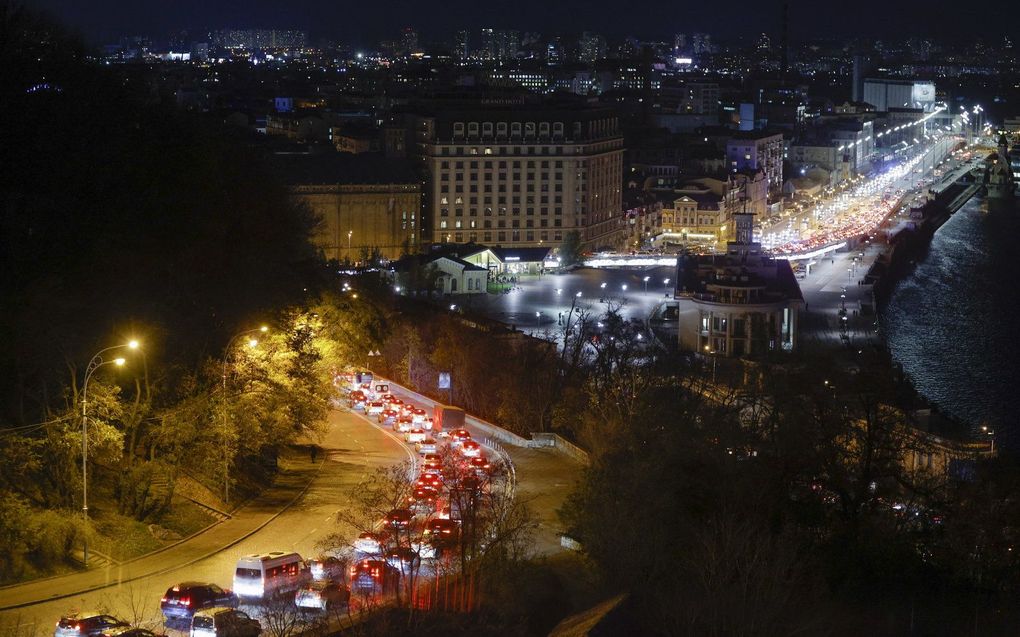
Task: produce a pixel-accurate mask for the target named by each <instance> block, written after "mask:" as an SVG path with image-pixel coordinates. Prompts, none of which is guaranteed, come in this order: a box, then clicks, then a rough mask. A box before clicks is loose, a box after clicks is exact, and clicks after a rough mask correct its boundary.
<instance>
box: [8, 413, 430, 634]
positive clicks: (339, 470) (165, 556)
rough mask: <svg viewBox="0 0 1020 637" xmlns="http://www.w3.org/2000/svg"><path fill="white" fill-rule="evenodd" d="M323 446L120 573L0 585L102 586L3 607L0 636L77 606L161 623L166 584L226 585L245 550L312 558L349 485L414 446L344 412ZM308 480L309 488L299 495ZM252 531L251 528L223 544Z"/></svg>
mask: <svg viewBox="0 0 1020 637" xmlns="http://www.w3.org/2000/svg"><path fill="white" fill-rule="evenodd" d="M319 444H320V447H321V448H322V452H321V454H320V458H319V463H318V465H317V466H316V467H314V468H313V467H312V466H311V464H310V463H308V462H304V463H303V465H304V466H299V467H297V468H296V470H295V471H294V472H293V475H287V476H284V482H285V483H286V484H284V485H283V488H280V489H275V488H274V489H271V490H270V492H268V493H267V495H268V497H267V498H263V499H260V500H257V501H256V502H254V503H253V504H252V505H249V506H247V507H244V508H242V509H241V510H239V511H238V513H237V515H235V516H234V518H233V519H231V520H229V521H227V522H223V523H221V524H219V525H217V526H216V527H213V528H212V529H210V530H209V531H207V532H205V533H203V534H201V535H199V536H197V537H196V538H192V540H189V541H188V542H187V543H185V544H184V545H179V546H177V547H174V548H173V549H171V550H167V551H163V552H161V553H158V554H155V555H152V556H149V557H147V558H143V559H142V560H138V561H136V562H132V563H129V564H127V565H123V566H121V567H119V568H117V569H116V570H114V569H108V570H106V571H105V572H98V571H95V570H93V571H88V572H86V573H82V574H76V575H75V576H72V577H75V578H78V579H76V580H74V581H73V582H72V584H73V586H72V587H71V588H70V589H62V588H61V586H66V585H67V582H66V581H65V580H64V578H56V579H50V580H43V581H38V582H29V583H27V584H25V585H22V586H17V587H12V588H5V589H2V590H0V605H2V606H10V605H13V604H18V603H22V602H25V601H31V600H33V599H39V598H41V597H45V596H46V590H47V589H51V590H54V591H59V590H75V587H78V589H79V590H80V589H81V588H84V587H85V586H82V585H83V584H85V585H91V586H102V588H99V589H98V590H93V591H91V592H87V593H84V594H80V595H74V596H73V597H70V598H66V599H59V600H54V601H45V602H41V603H35V604H30V605H28V606H25V607H22V608H15V609H10V610H5V611H2V612H0V635H3V636H4V637H8V636H11V637H15V636H16V637H22V636H26V637H27V636H34V635H44V634H46V635H52V634H53V624H54V622H55V621H56V620H57V619H59V618H60V616H61V615H62V614H64V613H66V612H68V611H70V610H72V609H80V610H89V609H96V608H102V609H105V610H107V611H109V612H111V613H112V614H114V615H116V616H118V617H122V618H123V619H126V620H131V621H133V622H139V623H142V624H144V625H161V624H162V616H161V615H160V613H159V600H160V597H161V596H162V595H163V593H164V592H165V591H166V590H167V588H169V587H170V586H172V585H174V584H175V583H177V582H181V581H185V580H201V581H209V582H216V583H218V584H220V585H221V586H226V587H229V586H230V584H231V580H232V576H233V571H234V565H235V564H236V561H237V558H238V556H240V555H243V554H247V553H256V552H264V551H271V550H288V551H297V552H298V553H300V554H301V555H304V556H306V557H309V556H313V555H315V554H316V553H317V551H316V542H317V541H318V540H319V539H320V538H321V537H323V536H324V535H326V534H327V533H328V532H330V531H331V530H333V528H334V523H333V521H332V520H333V514H334V513H335V512H336V511H337V510H338V509H340V508H342V507H345V506H347V504H348V502H349V494H350V493H351V491H352V489H353V488H354V487H355V486H356V485H357V484H359V483H360V482H361V481H362V479H363V478H365V477H366V476H368V475H369V474H370V473H371V472H372V471H374V470H375V469H376V468H378V467H382V466H388V465H392V464H394V463H397V462H401V461H403V460H405V459H407V458H410V457H413V451H412V450H410V449H409V448H408V447H407V446H406V445H405V444H403V442H402V441H401V440H400V439H399V438H398V437H396V436H395V435H394V434H392V433H390V432H387V431H384V430H382V429H380V428H378V427H376V426H373V425H372V424H371V423H369V422H368V421H367V420H366V419H365V418H363V417H362V416H360V415H357V414H352V413H348V412H341V411H334V412H332V413H331V414H330V416H329V421H328V426H327V430H326V433H325V435H324V437H323V439H322V440H321V442H320V443H319ZM309 477H310V478H311V482H310V483H308V482H307V480H308V478H309ZM305 484H307V490H306V491H304V493H302V488H303V487H304V485H305ZM295 497H296V500H295ZM292 500H295V501H294V502H293V504H292V505H291V506H290V507H289V508H287V509H286V510H285V511H283V512H282V513H279V515H276V514H277V512H279V510H280V508H281V506H282V505H285V504H286V503H287V502H290V501H292ZM259 527H261V528H259ZM256 529H257V530H256ZM250 531H254V532H252V533H251V535H249V536H248V537H245V538H244V539H242V540H240V541H238V542H236V544H233V545H232V546H229V547H226V548H223V547H224V544H226V543H229V542H231V541H233V540H235V539H236V538H238V537H240V535H241V534H243V533H244V532H250ZM147 573H152V574H147ZM125 580H131V581H125ZM118 582H122V583H118ZM40 591H42V592H43V594H40ZM168 632H170V633H171V634H173V632H172V631H168Z"/></svg>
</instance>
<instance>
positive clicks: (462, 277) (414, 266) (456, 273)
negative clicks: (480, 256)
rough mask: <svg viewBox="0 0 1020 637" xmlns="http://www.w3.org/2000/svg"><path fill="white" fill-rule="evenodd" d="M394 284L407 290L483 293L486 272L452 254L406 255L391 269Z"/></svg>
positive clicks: (487, 275)
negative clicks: (427, 288)
mask: <svg viewBox="0 0 1020 637" xmlns="http://www.w3.org/2000/svg"><path fill="white" fill-rule="evenodd" d="M393 278H394V284H395V285H397V286H399V287H401V288H403V289H405V290H407V291H409V292H424V291H426V290H424V289H421V288H422V287H423V286H426V287H429V288H430V289H429V290H428V291H429V292H438V293H439V294H442V295H447V294H451V295H452V294H484V293H485V292H486V281H487V280H488V278H489V272H488V270H486V269H485V268H483V267H480V266H477V265H474V264H472V263H468V262H467V261H465V260H463V259H460V258H457V257H455V256H452V255H438V256H433V257H408V258H404V259H401V260H400V261H398V262H397V263H396V264H395V265H394V268H393Z"/></svg>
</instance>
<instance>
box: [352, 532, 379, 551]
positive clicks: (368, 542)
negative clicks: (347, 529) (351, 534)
mask: <svg viewBox="0 0 1020 637" xmlns="http://www.w3.org/2000/svg"><path fill="white" fill-rule="evenodd" d="M354 550H355V551H357V552H358V553H364V554H365V555H380V554H382V550H383V546H382V540H381V539H380V538H379V536H378V535H376V534H375V533H362V534H361V535H359V536H358V539H356V540H354Z"/></svg>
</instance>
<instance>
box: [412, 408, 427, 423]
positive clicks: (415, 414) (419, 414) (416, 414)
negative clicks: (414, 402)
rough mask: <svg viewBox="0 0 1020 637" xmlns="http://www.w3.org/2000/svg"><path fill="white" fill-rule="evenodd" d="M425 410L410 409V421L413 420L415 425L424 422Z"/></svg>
mask: <svg viewBox="0 0 1020 637" xmlns="http://www.w3.org/2000/svg"><path fill="white" fill-rule="evenodd" d="M425 417H426V416H425V410H424V409H422V408H421V407H412V408H411V419H412V420H414V422H415V424H418V423H422V422H425Z"/></svg>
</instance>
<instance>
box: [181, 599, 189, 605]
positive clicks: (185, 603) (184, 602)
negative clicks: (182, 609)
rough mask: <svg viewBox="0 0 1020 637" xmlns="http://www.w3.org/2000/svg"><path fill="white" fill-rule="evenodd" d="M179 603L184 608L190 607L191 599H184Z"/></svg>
mask: <svg viewBox="0 0 1020 637" xmlns="http://www.w3.org/2000/svg"><path fill="white" fill-rule="evenodd" d="M181 603H182V604H184V605H185V606H191V598H190V597H185V598H184V599H182V600H181Z"/></svg>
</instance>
